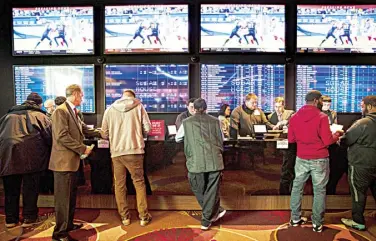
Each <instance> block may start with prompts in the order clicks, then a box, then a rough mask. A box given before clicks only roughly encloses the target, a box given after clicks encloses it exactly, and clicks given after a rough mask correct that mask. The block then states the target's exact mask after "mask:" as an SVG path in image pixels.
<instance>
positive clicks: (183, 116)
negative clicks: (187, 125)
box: [175, 98, 196, 130]
mask: <svg viewBox="0 0 376 241" xmlns="http://www.w3.org/2000/svg"><path fill="white" fill-rule="evenodd" d="M195 100H196V98H190V99H189V100H188V101H187V110H186V111H184V112H182V113H180V114H179V115H178V116H177V117H176V121H175V126H176V130H179V128H180V126H181V124H182V123H183V120H185V119H187V118H188V117H190V116H192V115H194V113H195V109H194V107H193V102H195Z"/></svg>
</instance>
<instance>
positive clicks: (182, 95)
mask: <svg viewBox="0 0 376 241" xmlns="http://www.w3.org/2000/svg"><path fill="white" fill-rule="evenodd" d="M105 75H106V76H105V79H106V86H105V89H106V108H108V107H109V106H110V105H111V104H112V103H113V102H114V101H116V100H117V99H120V98H121V96H122V94H123V91H124V90H126V89H132V90H133V91H135V93H136V97H137V98H138V99H140V100H141V101H142V103H143V105H144V107H145V109H146V111H147V112H159V113H177V112H183V111H185V110H186V101H187V100H188V99H189V78H188V76H189V75H188V64H161V65H155V64H132V65H122V64H109V65H105Z"/></svg>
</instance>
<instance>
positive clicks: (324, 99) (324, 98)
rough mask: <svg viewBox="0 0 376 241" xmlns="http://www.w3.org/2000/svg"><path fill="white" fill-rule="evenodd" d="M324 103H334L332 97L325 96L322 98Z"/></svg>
mask: <svg viewBox="0 0 376 241" xmlns="http://www.w3.org/2000/svg"><path fill="white" fill-rule="evenodd" d="M322 101H323V102H332V98H330V96H327V95H323V96H322Z"/></svg>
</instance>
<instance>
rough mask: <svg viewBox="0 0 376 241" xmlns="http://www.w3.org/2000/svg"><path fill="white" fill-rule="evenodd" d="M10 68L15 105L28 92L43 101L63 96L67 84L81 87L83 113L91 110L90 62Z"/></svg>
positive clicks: (92, 109) (91, 74) (93, 94)
mask: <svg viewBox="0 0 376 241" xmlns="http://www.w3.org/2000/svg"><path fill="white" fill-rule="evenodd" d="M13 70H14V88H15V96H16V104H17V105H19V104H22V103H23V102H24V101H25V100H26V98H27V96H28V95H29V94H30V93H31V92H37V93H38V94H39V95H40V96H41V97H42V98H43V101H46V100H47V99H55V98H56V97H57V96H65V89H66V87H67V86H68V85H71V84H78V85H80V86H81V88H82V90H83V92H84V97H83V102H82V104H81V106H80V107H78V108H79V109H80V110H81V111H82V112H83V113H95V78H94V76H95V75H94V66H93V65H50V66H48V65H22V66H21V65H17V66H14V67H13Z"/></svg>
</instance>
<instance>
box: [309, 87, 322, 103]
mask: <svg viewBox="0 0 376 241" xmlns="http://www.w3.org/2000/svg"><path fill="white" fill-rule="evenodd" d="M321 97H322V94H321V92H320V91H318V90H311V91H309V92H308V93H307V94H306V96H305V100H306V102H310V101H314V100H319V99H320V98H321Z"/></svg>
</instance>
